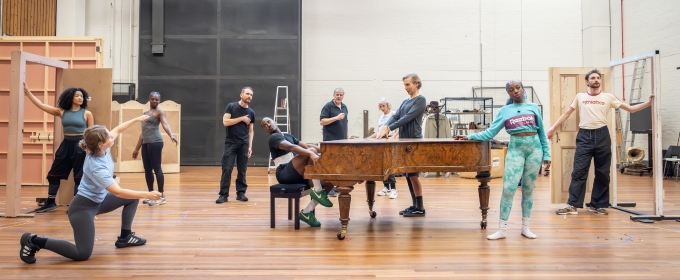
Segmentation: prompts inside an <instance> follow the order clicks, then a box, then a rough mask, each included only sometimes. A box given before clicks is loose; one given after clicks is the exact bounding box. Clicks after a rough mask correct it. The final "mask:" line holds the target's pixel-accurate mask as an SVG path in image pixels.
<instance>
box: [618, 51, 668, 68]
mask: <svg viewBox="0 0 680 280" xmlns="http://www.w3.org/2000/svg"><path fill="white" fill-rule="evenodd" d="M657 54H659V51H658V50H656V51H651V52H646V53H642V54H638V55H634V56H629V57H624V58H622V59H618V60H612V61H610V62H609V67H614V66H618V65H621V64H626V63H630V62H635V61H638V60H642V59H647V58H650V57H654V55H657Z"/></svg>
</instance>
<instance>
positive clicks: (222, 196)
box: [215, 194, 229, 204]
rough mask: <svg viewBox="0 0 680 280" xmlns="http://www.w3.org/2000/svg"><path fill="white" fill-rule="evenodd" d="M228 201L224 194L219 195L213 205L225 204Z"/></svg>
mask: <svg viewBox="0 0 680 280" xmlns="http://www.w3.org/2000/svg"><path fill="white" fill-rule="evenodd" d="M228 200H229V197H228V196H227V195H226V194H223V195H220V197H218V198H217V200H215V203H217V204H222V203H225V202H227V201H228Z"/></svg>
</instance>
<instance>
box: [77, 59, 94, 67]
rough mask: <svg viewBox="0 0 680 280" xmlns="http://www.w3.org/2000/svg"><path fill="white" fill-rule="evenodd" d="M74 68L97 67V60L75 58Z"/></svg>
mask: <svg viewBox="0 0 680 280" xmlns="http://www.w3.org/2000/svg"><path fill="white" fill-rule="evenodd" d="M73 68H76V69H83V68H91V69H94V68H97V61H94V60H74V61H73Z"/></svg>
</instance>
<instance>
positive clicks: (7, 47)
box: [0, 42, 21, 58]
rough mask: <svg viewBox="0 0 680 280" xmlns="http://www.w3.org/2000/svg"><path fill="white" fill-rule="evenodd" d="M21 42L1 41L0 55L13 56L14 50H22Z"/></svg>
mask: <svg viewBox="0 0 680 280" xmlns="http://www.w3.org/2000/svg"><path fill="white" fill-rule="evenodd" d="M20 50H21V43H19V42H0V57H8V58H9V57H12V52H13V51H20Z"/></svg>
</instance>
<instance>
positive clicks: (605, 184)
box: [567, 126, 612, 208]
mask: <svg viewBox="0 0 680 280" xmlns="http://www.w3.org/2000/svg"><path fill="white" fill-rule="evenodd" d="M611 142H612V140H611V137H609V129H608V128H607V126H604V127H601V128H598V129H583V128H581V129H579V131H578V134H577V135H576V154H575V155H574V171H573V172H572V173H571V185H569V201H568V202H567V204H569V205H571V206H574V207H576V208H583V199H584V197H585V195H586V180H587V179H588V171H589V169H590V161H591V159H594V162H595V180H594V182H593V192H592V196H591V198H590V205H591V206H593V207H597V208H607V207H609V175H610V174H609V168H610V167H611V160H612V150H611Z"/></svg>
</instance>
